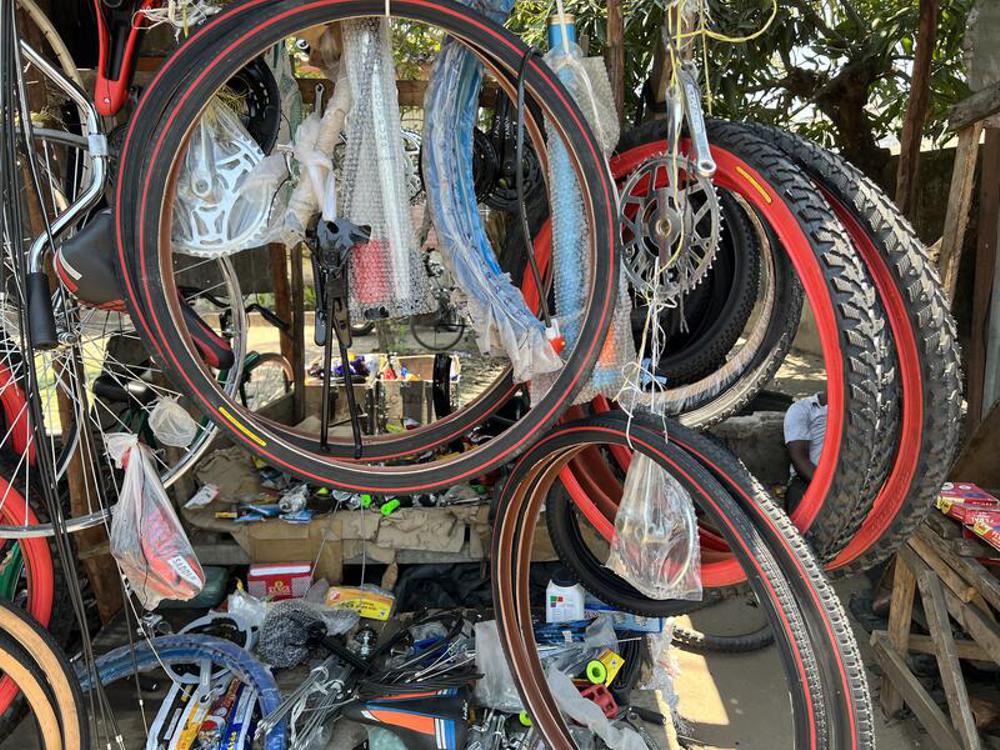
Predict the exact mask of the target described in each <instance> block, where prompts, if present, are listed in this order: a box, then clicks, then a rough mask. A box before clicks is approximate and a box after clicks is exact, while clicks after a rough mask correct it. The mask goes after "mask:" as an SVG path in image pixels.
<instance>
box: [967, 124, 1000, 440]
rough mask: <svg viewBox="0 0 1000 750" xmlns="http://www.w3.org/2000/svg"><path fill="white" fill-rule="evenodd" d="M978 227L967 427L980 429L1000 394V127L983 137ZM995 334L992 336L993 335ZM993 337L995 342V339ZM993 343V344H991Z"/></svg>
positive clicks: (969, 350) (970, 343) (968, 353)
mask: <svg viewBox="0 0 1000 750" xmlns="http://www.w3.org/2000/svg"><path fill="white" fill-rule="evenodd" d="M977 213H978V214H979V218H978V222H977V226H976V257H975V263H976V270H975V276H974V277H973V280H972V320H971V327H972V330H971V335H970V339H969V345H968V346H967V347H966V349H965V355H966V363H967V364H966V368H965V371H966V374H967V375H968V378H969V381H968V382H969V385H968V388H967V389H966V398H967V399H968V401H969V409H968V419H967V422H966V429H967V430H969V431H971V430H974V429H975V428H976V426H977V425H978V424H979V422H980V420H982V418H983V416H985V411H986V410H987V409H988V408H989V407H990V406H992V405H993V402H994V401H996V396H997V377H996V373H995V372H991V371H990V369H989V368H990V367H991V366H992V367H994V368H995V367H996V366H997V365H996V359H997V355H998V354H1000V351H998V347H997V344H998V338H997V337H998V334H1000V330H998V327H1000V285H998V284H994V283H993V280H994V279H995V278H996V273H997V268H996V265H997V218H998V217H1000V130H992V129H990V130H987V131H986V135H985V137H984V140H983V176H982V179H980V180H979V210H978V212H977ZM991 334H992V336H991ZM991 338H992V342H991ZM990 343H992V344H993V345H992V346H990Z"/></svg>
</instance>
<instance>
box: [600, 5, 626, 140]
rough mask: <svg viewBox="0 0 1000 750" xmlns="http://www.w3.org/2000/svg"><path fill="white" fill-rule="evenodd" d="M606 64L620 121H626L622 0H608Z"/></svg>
mask: <svg viewBox="0 0 1000 750" xmlns="http://www.w3.org/2000/svg"><path fill="white" fill-rule="evenodd" d="M604 64H605V65H606V66H607V69H608V78H609V79H610V81H611V92H612V94H613V95H614V98H615V111H617V112H618V122H619V124H622V123H623V122H624V121H625V18H624V16H623V15H622V2H621V0H608V39H607V47H606V51H605V53H604Z"/></svg>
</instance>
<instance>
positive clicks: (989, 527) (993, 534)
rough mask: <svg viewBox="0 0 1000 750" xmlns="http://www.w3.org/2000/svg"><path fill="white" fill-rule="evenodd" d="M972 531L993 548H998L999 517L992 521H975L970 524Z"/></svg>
mask: <svg viewBox="0 0 1000 750" xmlns="http://www.w3.org/2000/svg"><path fill="white" fill-rule="evenodd" d="M972 531H973V533H974V534H975V535H976V536H978V537H979V538H980V539H982V540H983V541H985V542H987V543H988V544H989V545H990V546H991V547H993V548H994V549H1000V519H997V520H995V521H993V523H989V522H987V521H976V522H975V523H974V524H973V525H972Z"/></svg>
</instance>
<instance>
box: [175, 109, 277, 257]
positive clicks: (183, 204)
mask: <svg viewBox="0 0 1000 750" xmlns="http://www.w3.org/2000/svg"><path fill="white" fill-rule="evenodd" d="M278 159H279V160H280V157H278ZM264 161H265V160H264V152H263V151H261V149H260V146H258V145H257V142H256V141H254V139H253V138H252V137H251V135H250V134H249V133H248V132H247V130H246V128H244V127H243V123H241V122H240V119H239V117H238V116H237V115H236V113H235V112H233V111H232V110H231V109H230V108H229V107H227V106H226V105H225V104H224V103H223V102H222V101H221V100H219V99H218V98H216V99H215V100H213V101H212V102H211V103H210V104H209V106H208V108H207V109H206V110H205V112H204V113H202V116H201V118H200V119H199V120H198V123H197V125H196V126H195V128H194V132H193V133H192V135H191V139H190V141H189V142H188V148H187V151H186V152H185V154H184V158H183V160H182V162H181V169H180V175H179V176H178V179H177V195H176V198H175V199H174V212H173V227H172V230H171V239H172V241H173V246H174V249H175V250H177V252H181V253H185V254H187V255H195V256H198V257H201V258H221V257H225V256H227V255H232V254H234V253H237V252H239V251H240V250H245V249H247V248H251V247H257V246H258V245H260V244H262V241H263V238H264V237H265V236H266V231H267V226H268V220H269V218H270V216H271V211H272V208H273V204H274V196H275V194H276V193H277V190H278V186H279V185H280V184H281V182H282V181H284V179H285V177H286V176H287V173H286V172H285V171H284V168H283V162H280V163H279V161H277V160H276V161H271V160H268V161H267V162H266V164H267V166H268V167H269V168H270V169H268V170H263V169H258V166H259V165H260V164H261V163H262V162H264Z"/></svg>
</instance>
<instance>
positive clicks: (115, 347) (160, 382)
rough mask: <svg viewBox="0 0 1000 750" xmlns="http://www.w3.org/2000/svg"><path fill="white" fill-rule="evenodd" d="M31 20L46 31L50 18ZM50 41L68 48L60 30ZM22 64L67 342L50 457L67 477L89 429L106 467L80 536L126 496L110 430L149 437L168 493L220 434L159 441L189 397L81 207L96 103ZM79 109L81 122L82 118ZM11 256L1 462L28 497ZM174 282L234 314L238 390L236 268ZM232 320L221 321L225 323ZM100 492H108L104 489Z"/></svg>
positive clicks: (181, 273)
mask: <svg viewBox="0 0 1000 750" xmlns="http://www.w3.org/2000/svg"><path fill="white" fill-rule="evenodd" d="M32 18H34V19H35V20H36V21H37V22H39V23H40V24H41V25H42V27H43V28H44V23H45V22H44V16H38V17H35V16H34V15H32ZM45 38H46V39H47V40H48V42H49V43H51V44H53V46H54V47H56V48H58V47H59V42H58V37H57V36H54V30H52V29H51V28H50V29H49V32H48V33H47V34H45ZM24 56H25V60H26V63H25V69H24V71H23V76H24V77H25V80H26V81H27V82H28V83H29V86H34V87H35V88H36V89H37V90H38V92H39V94H38V96H36V97H35V99H36V100H37V102H36V105H35V106H38V107H39V108H40V111H39V113H38V118H39V119H38V121H37V122H34V124H33V129H32V132H31V143H32V150H31V155H32V157H33V159H34V162H35V164H36V166H37V167H38V172H39V174H40V188H41V189H40V191H39V194H37V195H31V194H30V193H32V192H34V191H33V190H29V189H27V188H25V190H24V191H23V192H22V194H21V197H22V198H23V202H24V204H25V207H26V211H27V215H28V217H29V218H30V219H31V231H32V232H33V233H37V235H36V236H34V237H32V238H29V239H30V244H31V251H30V252H32V253H34V252H36V251H38V250H39V249H41V250H44V249H45V248H46V247H48V245H49V244H50V242H49V235H48V230H47V229H46V227H48V228H49V229H50V230H51V233H52V238H53V239H54V240H55V241H56V243H57V244H58V249H59V255H58V258H57V260H56V261H54V264H53V265H54V270H55V272H56V273H55V275H56V277H57V278H58V280H59V284H60V285H59V286H58V287H57V288H56V289H55V291H54V293H53V304H54V306H55V308H56V309H57V313H58V319H59V325H60V328H59V332H60V341H61V342H62V343H61V345H60V346H59V347H58V348H56V349H54V350H47V351H42V350H36V351H35V352H34V356H35V364H36V368H37V370H38V372H40V373H42V374H43V380H42V382H41V384H40V385H41V388H40V397H41V401H42V404H43V408H42V412H43V414H44V416H45V421H46V425H45V434H46V440H45V441H44V442H45V446H44V449H45V450H46V451H48V452H49V454H50V456H51V459H52V462H53V464H54V466H55V467H56V474H57V476H58V477H63V476H65V475H66V473H67V471H68V470H69V466H70V462H71V461H72V459H73V457H74V456H75V455H76V450H77V447H78V444H79V438H80V435H81V430H86V433H87V435H88V441H92V442H93V450H94V451H95V452H96V454H97V458H98V460H99V463H100V464H101V466H102V469H101V471H100V472H99V473H100V477H98V476H97V473H93V475H87V476H86V477H84V478H83V479H82V480H81V481H83V482H85V483H89V489H88V492H87V494H88V496H89V498H90V506H89V507H88V508H87V509H86V510H85V511H84V512H80V513H78V514H77V515H76V516H75V517H72V518H69V519H68V521H69V527H70V529H71V530H75V529H79V528H86V527H87V526H92V525H95V524H98V523H100V522H102V521H103V520H104V519H105V518H106V517H107V508H106V507H104V505H105V502H106V500H107V497H108V496H111V495H114V494H117V493H116V492H115V490H116V488H117V474H116V472H115V469H114V467H113V466H111V464H110V462H108V461H105V460H104V451H103V442H104V441H103V438H104V435H105V434H106V433H107V432H113V431H128V432H137V433H141V434H142V435H143V438H144V440H145V442H147V443H149V444H150V445H151V446H152V447H153V448H154V453H155V455H156V460H157V462H158V464H159V468H160V470H161V478H162V480H163V481H164V484H165V485H167V486H169V485H170V484H172V483H173V482H174V481H175V480H176V479H177V478H178V477H179V476H181V475H182V474H183V473H184V472H185V471H186V470H187V469H188V468H189V467H190V466H192V465H193V464H194V462H196V461H197V460H198V458H200V456H201V455H202V454H203V453H204V451H205V450H206V449H207V448H208V445H209V443H210V442H211V439H212V437H213V435H214V434H215V429H216V428H215V426H214V425H212V424H211V423H208V422H205V423H204V424H202V425H201V426H200V428H199V430H198V432H197V434H196V436H195V438H194V440H193V441H192V442H191V444H190V445H189V446H187V447H186V448H185V449H164V448H162V447H158V446H157V445H156V441H155V439H153V438H154V436H152V435H151V433H150V432H149V430H148V427H147V418H148V415H149V412H150V411H151V410H152V409H153V408H154V407H155V405H156V404H157V403H159V402H160V401H162V400H163V399H166V398H180V397H181V394H180V393H179V392H177V391H176V390H175V389H173V387H172V386H170V385H169V383H168V382H167V380H166V378H165V377H164V375H163V374H162V371H161V370H160V368H159V367H158V366H157V365H156V363H155V362H154V361H153V360H151V359H150V357H149V355H148V354H147V353H146V352H145V350H144V349H143V347H142V345H141V343H140V342H139V340H138V338H137V336H136V334H135V332H134V330H133V329H132V325H131V321H130V320H129V317H128V315H127V314H125V313H124V312H122V311H121V309H122V308H123V303H122V302H120V299H118V298H117V297H116V294H117V289H116V282H115V271H114V266H113V263H112V259H111V257H110V248H111V245H112V243H113V234H112V226H111V223H110V215H107V216H104V215H102V214H100V213H98V214H97V215H93V216H91V215H89V214H87V213H86V212H84V213H79V212H78V211H77V208H76V207H77V206H89V205H91V204H92V203H93V196H94V195H95V192H94V191H95V190H96V191H98V192H100V188H101V186H102V183H101V180H102V175H103V174H104V171H103V167H102V168H98V166H99V165H97V162H96V161H95V159H92V158H91V153H90V145H91V137H93V138H94V139H96V141H94V142H98V141H99V140H100V133H99V132H96V131H95V132H90V131H89V130H88V128H89V127H97V125H96V123H97V119H96V117H92V116H91V117H88V116H87V113H88V112H89V113H92V105H91V104H90V103H89V101H88V100H87V99H86V98H85V97H84V96H83V95H82V93H81V92H80V91H79V90H78V89H76V88H75V87H74V84H73V82H72V81H71V80H69V79H68V78H67V77H66V76H65V75H63V74H61V73H60V72H59V71H58V70H56V69H55V68H53V67H52V66H51V65H49V64H48V63H47V62H46V60H45V59H44V58H43V57H42V56H41V55H40V54H38V53H36V52H33V51H31V50H30V48H28V47H25V49H24ZM60 59H61V60H62V58H61V57H60ZM74 74H75V68H74ZM78 110H79V111H80V112H83V113H84V114H83V116H80V115H78V114H77V112H78ZM99 160H100V157H98V160H97V161H99ZM6 239H7V238H5V240H6ZM12 247H13V246H12V245H11V244H10V243H9V242H8V241H5V243H4V252H3V257H2V259H0V280H2V288H0V311H2V312H0V314H2V323H0V328H2V330H0V339H2V341H3V346H2V347H0V404H2V407H3V408H2V415H0V417H2V422H3V426H4V433H3V437H2V439H0V452H2V453H3V454H4V455H6V456H8V458H9V459H10V462H9V463H10V465H11V466H12V467H13V468H12V469H11V472H10V476H11V479H12V480H13V481H14V482H15V483H17V484H19V485H20V486H22V487H23V488H25V491H26V492H29V493H30V491H31V482H32V477H31V473H32V467H33V466H34V451H35V450H37V449H38V446H36V445H34V444H32V438H31V437H30V435H31V427H30V423H29V421H28V404H27V399H26V397H25V393H24V388H23V387H22V382H23V378H24V369H25V362H24V345H23V341H22V331H21V329H20V321H21V320H22V318H23V316H24V313H25V310H26V307H27V306H26V299H27V291H26V288H25V285H24V281H23V279H22V278H21V277H20V259H19V258H18V257H16V256H15V254H14V251H13V249H12ZM175 273H176V274H177V278H178V280H179V283H180V284H181V294H182V296H183V299H184V300H185V303H186V304H187V306H188V307H189V308H190V309H192V310H197V311H198V312H200V314H201V316H202V321H204V319H205V318H207V317H209V316H210V315H211V314H214V313H215V312H217V310H216V308H217V307H221V308H222V310H221V311H219V312H220V313H228V316H227V319H228V321H229V322H228V323H227V325H226V328H227V330H225V331H223V333H224V334H225V335H226V336H227V339H228V342H227V343H226V344H225V346H227V347H229V349H230V355H231V358H232V360H233V362H232V364H231V365H230V366H229V367H228V372H227V376H226V377H224V378H223V384H222V387H223V388H224V389H225V390H226V391H227V392H230V393H232V392H235V389H236V387H237V385H238V383H239V380H240V377H241V374H240V368H241V366H242V359H243V354H244V352H245V343H244V331H245V328H246V324H245V316H244V315H243V310H242V307H243V300H242V297H241V293H240V289H239V285H238V283H237V281H236V275H235V273H234V272H233V270H232V268H231V266H230V265H229V264H228V262H227V261H220V262H217V263H213V264H209V265H205V264H204V262H203V261H201V260H195V259H192V258H183V257H179V258H178V260H177V267H176V269H175ZM88 287H89V288H88ZM95 289H96V290H97V291H98V292H99V293H100V295H104V296H102V297H101V298H100V299H99V300H95V299H91V300H90V304H78V303H77V301H76V299H75V295H77V294H80V295H81V296H83V295H84V292H85V290H86V291H93V290H95ZM206 297H212V298H213V299H214V300H215V303H214V304H213V305H208V304H207V303H205V302H203V300H204V299H205V298H206ZM222 318H223V315H222V314H220V318H219V320H220V321H221V320H222ZM220 328H221V325H220V326H216V329H217V330H219V329H220ZM102 487H103V491H102V490H101V489H99V488H102ZM0 504H2V499H0ZM5 520H6V521H7V524H6V525H4V526H3V527H0V534H2V535H4V536H8V537H24V536H31V535H50V534H51V533H52V528H51V526H50V525H49V524H47V523H43V524H32V525H29V524H27V523H26V522H22V523H21V524H20V525H14V523H13V522H12V520H11V518H10V517H9V516H7V517H5Z"/></svg>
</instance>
